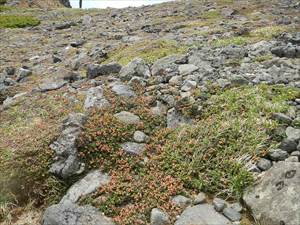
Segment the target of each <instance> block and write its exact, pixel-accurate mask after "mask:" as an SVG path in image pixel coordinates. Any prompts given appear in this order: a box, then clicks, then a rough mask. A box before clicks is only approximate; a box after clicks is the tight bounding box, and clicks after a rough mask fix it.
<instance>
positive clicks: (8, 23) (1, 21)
mask: <svg viewBox="0 0 300 225" xmlns="http://www.w3.org/2000/svg"><path fill="white" fill-rule="evenodd" d="M39 24H40V21H39V20H38V19H36V18H35V17H32V16H18V15H0V28H23V27H28V26H37V25H39Z"/></svg>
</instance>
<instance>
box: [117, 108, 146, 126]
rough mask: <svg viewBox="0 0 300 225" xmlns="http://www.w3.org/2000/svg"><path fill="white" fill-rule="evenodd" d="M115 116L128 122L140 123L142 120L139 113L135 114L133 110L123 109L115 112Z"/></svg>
mask: <svg viewBox="0 0 300 225" xmlns="http://www.w3.org/2000/svg"><path fill="white" fill-rule="evenodd" d="M115 117H116V118H117V119H118V120H119V121H121V122H123V123H126V124H138V123H139V122H140V117H138V116H137V115H134V114H133V113H131V112H127V111H122V112H119V113H116V114H115Z"/></svg>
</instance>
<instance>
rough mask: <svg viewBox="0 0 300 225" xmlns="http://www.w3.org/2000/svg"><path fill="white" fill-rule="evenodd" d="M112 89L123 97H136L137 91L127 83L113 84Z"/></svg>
mask: <svg viewBox="0 0 300 225" xmlns="http://www.w3.org/2000/svg"><path fill="white" fill-rule="evenodd" d="M112 91H113V92H114V93H115V94H116V95H118V96H121V97H125V98H131V97H135V96H136V95H135V93H134V91H133V90H132V89H131V87H130V86H128V85H125V84H114V85H113V86H112Z"/></svg>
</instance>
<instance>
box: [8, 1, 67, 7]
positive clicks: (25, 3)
mask: <svg viewBox="0 0 300 225" xmlns="http://www.w3.org/2000/svg"><path fill="white" fill-rule="evenodd" d="M6 5H8V6H17V7H29V8H32V7H34V8H36V7H38V8H43V9H45V8H49V7H50V8H57V7H62V6H65V7H68V8H71V4H70V2H69V0H44V1H41V0H6Z"/></svg>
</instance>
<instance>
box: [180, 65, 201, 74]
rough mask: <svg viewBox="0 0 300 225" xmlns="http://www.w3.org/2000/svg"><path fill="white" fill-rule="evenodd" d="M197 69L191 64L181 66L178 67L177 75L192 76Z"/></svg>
mask: <svg viewBox="0 0 300 225" xmlns="http://www.w3.org/2000/svg"><path fill="white" fill-rule="evenodd" d="M198 69H199V68H198V66H195V65H193V64H183V65H179V67H178V70H179V74H180V75H182V76H184V75H188V74H192V73H193V72H195V71H197V70H198Z"/></svg>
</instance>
